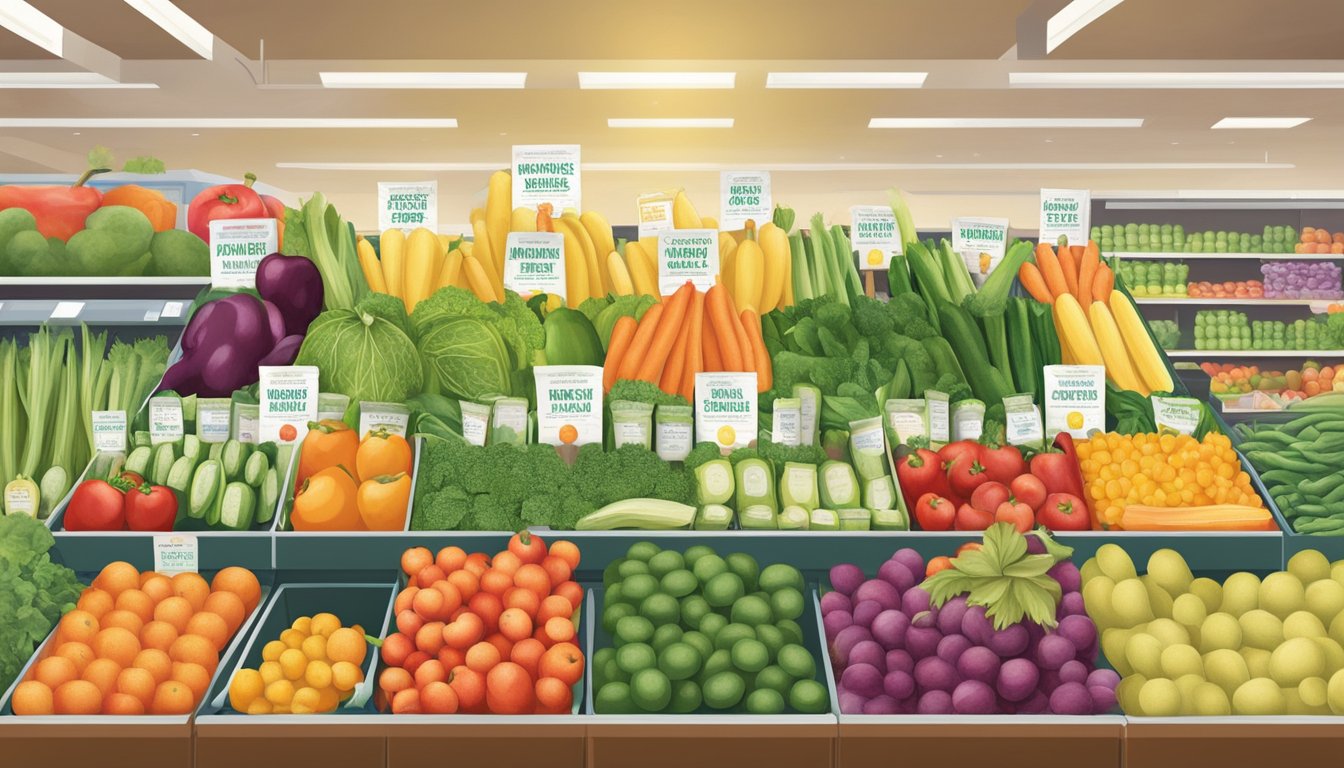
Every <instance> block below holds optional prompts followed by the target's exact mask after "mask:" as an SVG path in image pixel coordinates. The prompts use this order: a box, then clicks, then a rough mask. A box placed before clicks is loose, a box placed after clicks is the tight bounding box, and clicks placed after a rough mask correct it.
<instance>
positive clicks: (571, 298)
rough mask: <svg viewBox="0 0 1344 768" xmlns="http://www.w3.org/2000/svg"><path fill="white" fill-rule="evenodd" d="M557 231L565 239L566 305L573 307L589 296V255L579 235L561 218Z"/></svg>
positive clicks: (556, 227)
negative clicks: (584, 250) (586, 254)
mask: <svg viewBox="0 0 1344 768" xmlns="http://www.w3.org/2000/svg"><path fill="white" fill-rule="evenodd" d="M555 231H556V232H559V233H560V236H561V237H563V238H564V240H565V306H567V307H569V308H570V309H573V308H574V307H577V306H579V305H580V304H582V303H583V300H584V299H586V298H588V257H587V256H585V255H584V253H583V245H582V244H580V243H579V238H578V236H576V235H575V234H574V232H573V231H572V230H571V229H570V228H569V227H568V226H567V225H565V224H564V222H562V221H561V220H559V219H556V220H555Z"/></svg>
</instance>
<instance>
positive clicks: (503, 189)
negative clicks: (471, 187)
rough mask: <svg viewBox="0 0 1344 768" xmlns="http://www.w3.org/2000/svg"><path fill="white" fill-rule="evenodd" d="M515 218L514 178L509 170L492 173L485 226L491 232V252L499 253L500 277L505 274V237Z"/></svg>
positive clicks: (486, 200) (487, 194) (487, 188)
mask: <svg viewBox="0 0 1344 768" xmlns="http://www.w3.org/2000/svg"><path fill="white" fill-rule="evenodd" d="M512 218H513V179H512V178H510V176H509V172H508V171H495V172H494V173H492V174H490V184H489V186H487V187H486V191H485V228H486V230H487V231H489V233H490V253H492V254H498V255H499V264H498V265H496V266H497V268H499V269H500V273H499V274H500V277H501V278H502V277H503V275H504V272H503V266H504V238H506V237H508V236H509V222H510V220H511V219H512Z"/></svg>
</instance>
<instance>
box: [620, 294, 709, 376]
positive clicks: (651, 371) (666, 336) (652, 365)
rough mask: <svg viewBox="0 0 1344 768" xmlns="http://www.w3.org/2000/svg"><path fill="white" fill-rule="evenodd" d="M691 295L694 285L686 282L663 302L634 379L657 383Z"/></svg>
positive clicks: (688, 305)
mask: <svg viewBox="0 0 1344 768" xmlns="http://www.w3.org/2000/svg"><path fill="white" fill-rule="evenodd" d="M692 293H695V284H694V283H692V282H691V281H690V280H687V281H686V283H685V284H684V285H682V286H681V287H680V288H678V289H677V292H676V293H674V294H672V295H671V296H669V297H668V298H667V299H665V300H664V301H663V306H664V307H666V309H664V310H663V314H662V317H661V318H660V319H659V320H658V328H657V330H655V331H654V333H653V341H652V342H651V343H650V344H649V352H648V354H647V355H644V356H642V359H640V360H639V361H638V365H639V367H638V368H637V369H636V371H635V378H636V379H638V380H640V381H647V382H649V383H650V384H656V383H658V377H659V375H661V374H662V372H663V365H664V364H665V363H667V356H668V354H669V353H671V352H672V345H673V344H676V343H677V335H678V334H679V333H681V326H682V324H683V321H685V319H686V309H687V308H688V307H690V305H691V294H692ZM621 368H622V369H624V368H625V366H624V365H622V366H621Z"/></svg>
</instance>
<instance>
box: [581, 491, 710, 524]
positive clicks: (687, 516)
mask: <svg viewBox="0 0 1344 768" xmlns="http://www.w3.org/2000/svg"><path fill="white" fill-rule="evenodd" d="M693 522H695V507H692V506H689V505H686V504H679V503H677V502H675V501H664V500H663V499H624V500H622V501H616V502H612V503H611V504H608V505H606V506H605V507H602V508H601V509H599V510H597V511H596V512H592V513H590V514H588V515H585V516H583V517H581V518H579V521H578V523H576V524H575V526H574V528H575V530H579V531H611V530H616V529H619V528H634V529H638V530H646V531H667V530H675V529H677V528H689V527H691V523H693Z"/></svg>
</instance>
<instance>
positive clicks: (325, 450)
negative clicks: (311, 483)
mask: <svg viewBox="0 0 1344 768" xmlns="http://www.w3.org/2000/svg"><path fill="white" fill-rule="evenodd" d="M358 451H359V438H357V437H356V436H355V431H354V430H353V429H351V428H350V427H348V426H346V424H345V422H343V421H336V420H335V419H323V420H322V421H314V422H309V423H308V434H307V435H305V436H304V438H303V445H302V446H300V448H299V473H298V475H297V476H296V477H295V478H294V481H295V485H296V487H297V486H300V485H303V481H304V480H307V479H308V478H310V477H312V476H313V475H315V474H317V473H318V472H321V471H322V470H324V469H329V468H331V467H345V470H346V471H347V472H349V473H350V475H351V476H353V477H354V479H355V482H356V483H358V482H359V477H358V476H357V475H356V474H355V473H356V472H358V471H359V470H358V464H357V462H356V460H355V455H356V453H357V452H358Z"/></svg>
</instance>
